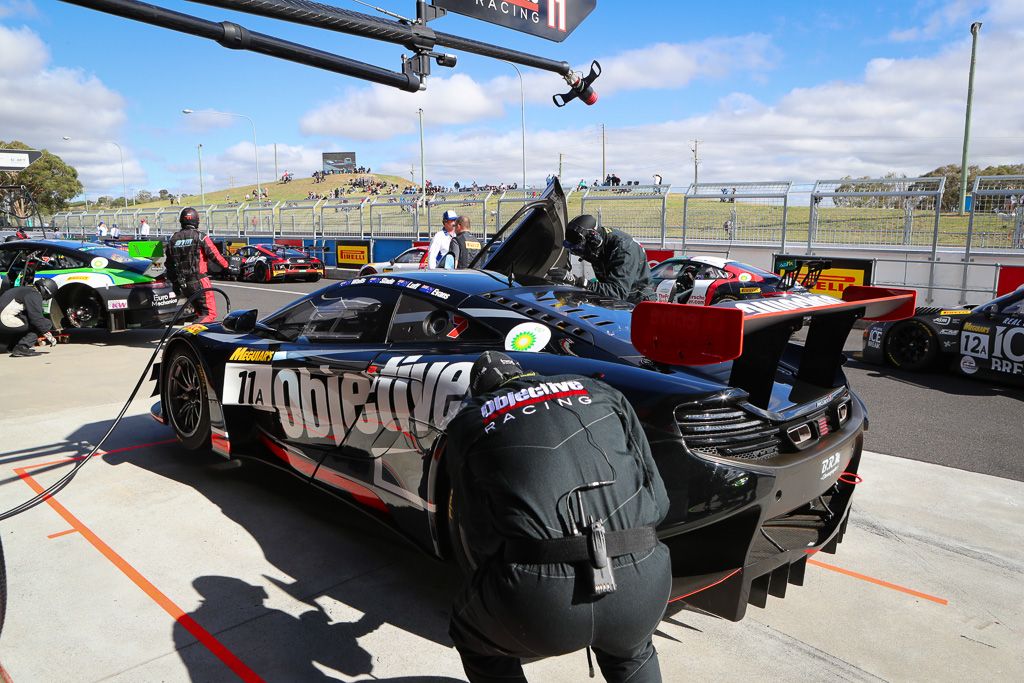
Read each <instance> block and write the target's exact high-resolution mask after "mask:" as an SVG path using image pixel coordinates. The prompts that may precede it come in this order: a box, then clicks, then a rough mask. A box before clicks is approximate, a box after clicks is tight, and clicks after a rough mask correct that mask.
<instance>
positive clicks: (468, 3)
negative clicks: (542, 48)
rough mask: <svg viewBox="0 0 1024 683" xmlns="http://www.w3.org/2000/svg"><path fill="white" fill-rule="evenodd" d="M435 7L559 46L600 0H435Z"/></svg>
mask: <svg viewBox="0 0 1024 683" xmlns="http://www.w3.org/2000/svg"><path fill="white" fill-rule="evenodd" d="M433 4H434V6H435V7H440V8H442V9H446V10H448V11H449V12H455V13H456V14H462V15H465V16H467V17H473V18H474V19H480V20H482V21H487V22H490V23H492V24H498V25H499V26H505V27H506V28H511V29H514V30H516V31H522V32H523V33H529V34H530V35H532V36H538V37H540V38H547V39H548V40H553V41H555V42H556V43H560V42H562V41H563V40H565V39H566V37H568V35H569V34H570V33H572V32H573V31H575V30H576V28H577V27H578V26H579V25H580V24H582V23H583V20H584V19H586V18H587V17H588V16H589V15H590V13H591V12H593V11H594V8H595V7H597V0H538V1H537V2H534V1H533V0H434V2H433Z"/></svg>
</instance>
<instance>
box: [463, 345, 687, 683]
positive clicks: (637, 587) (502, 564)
mask: <svg viewBox="0 0 1024 683" xmlns="http://www.w3.org/2000/svg"><path fill="white" fill-rule="evenodd" d="M469 393H470V395H469V396H468V397H467V398H466V401H465V402H464V403H463V405H462V408H461V409H460V411H459V413H458V414H457V415H456V416H455V418H454V419H453V420H452V422H451V423H450V424H449V426H448V429H447V434H448V441H447V446H446V463H447V469H448V474H449V476H450V477H451V482H452V492H453V493H452V495H453V498H452V501H451V504H450V506H449V511H450V512H449V514H450V515H451V516H452V517H453V519H454V520H456V523H457V524H458V525H459V528H460V530H461V531H462V533H463V534H464V538H465V545H466V547H467V551H466V552H467V554H469V555H470V556H472V557H473V559H475V561H476V570H475V572H474V574H473V576H472V578H471V579H470V580H469V583H468V584H467V585H466V586H465V587H464V589H463V590H462V591H461V592H460V594H459V595H458V596H457V597H456V598H455V603H454V606H453V609H452V616H451V623H450V626H449V635H451V637H452V640H453V641H454V643H455V647H456V648H457V649H458V651H459V655H460V656H461V657H462V664H463V667H464V668H465V671H466V675H467V676H468V678H469V680H470V681H471V683H483V682H487V683H491V682H494V683H497V682H498V681H503V682H505V683H508V682H509V681H525V680H526V679H525V677H524V674H523V667H522V661H521V660H522V658H526V657H530V658H533V657H548V656H557V655H563V654H567V653H569V652H574V651H578V650H581V649H583V648H585V647H586V648H593V650H594V653H595V654H596V655H597V663H598V665H599V666H600V668H601V673H602V674H604V677H605V679H606V680H607V681H616V682H617V681H627V680H628V681H630V683H652V682H657V681H661V670H660V668H659V665H658V657H657V653H656V652H655V649H654V643H653V641H652V637H651V636H652V634H653V632H654V629H655V628H656V627H657V625H658V623H659V621H660V620H661V617H662V615H663V614H664V611H665V605H666V604H667V601H668V597H669V591H670V589H671V584H672V567H671V560H670V558H669V551H668V548H667V547H666V546H665V545H664V544H663V543H661V542H659V541H658V539H657V536H656V534H655V531H654V528H655V526H656V525H657V524H659V523H660V522H661V521H662V520H663V519H664V518H665V515H666V514H667V513H668V507H669V503H668V494H667V492H666V490H665V484H664V482H663V481H662V479H661V476H660V474H659V473H658V468H657V466H656V465H655V464H654V458H653V457H652V455H651V448H650V445H649V444H648V442H647V438H646V436H645V435H644V431H643V428H642V427H641V425H640V421H639V419H638V418H637V416H636V413H635V412H634V411H633V408H632V407H631V406H630V404H629V402H628V401H627V400H626V398H625V397H624V396H623V395H622V394H621V393H619V392H618V391H616V390H615V389H613V388H612V387H610V386H608V385H607V384H604V383H602V382H599V381H598V380H596V379H592V378H590V377H582V376H577V375H558V376H553V377H545V376H541V375H538V374H536V373H532V372H525V371H524V370H523V369H522V368H521V367H520V366H519V364H518V363H516V362H515V361H514V360H513V359H512V358H510V357H509V356H508V355H506V354H504V353H499V352H495V351H487V352H485V353H483V354H482V355H481V356H480V358H479V359H478V360H477V361H476V362H475V363H474V364H473V368H472V370H471V372H470V380H469ZM588 660H589V652H588ZM581 678H582V677H581Z"/></svg>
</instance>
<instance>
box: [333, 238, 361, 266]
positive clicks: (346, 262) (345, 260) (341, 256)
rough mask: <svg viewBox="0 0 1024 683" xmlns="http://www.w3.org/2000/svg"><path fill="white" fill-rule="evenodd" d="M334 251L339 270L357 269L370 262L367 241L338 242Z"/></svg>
mask: <svg viewBox="0 0 1024 683" xmlns="http://www.w3.org/2000/svg"><path fill="white" fill-rule="evenodd" d="M334 249H335V254H337V256H338V267H339V268H358V267H359V266H365V265H366V264H367V263H369V262H370V241H369V240H338V241H337V242H335V243H334Z"/></svg>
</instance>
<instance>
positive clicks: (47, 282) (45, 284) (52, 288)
mask: <svg viewBox="0 0 1024 683" xmlns="http://www.w3.org/2000/svg"><path fill="white" fill-rule="evenodd" d="M34 284H35V286H36V289H38V290H39V295H40V296H41V297H43V301H46V300H47V299H52V298H53V297H55V296H57V289H58V288H57V283H56V282H54V281H53V280H51V279H50V278H48V277H41V278H39V279H37V280H36V281H35V283H34Z"/></svg>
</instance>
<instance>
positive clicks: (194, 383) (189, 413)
mask: <svg viewBox="0 0 1024 683" xmlns="http://www.w3.org/2000/svg"><path fill="white" fill-rule="evenodd" d="M164 379H165V383H164V385H165V388H164V401H165V405H166V411H167V419H168V421H169V422H170V424H171V428H172V429H174V435H175V436H176V437H177V438H178V441H180V442H181V444H182V445H183V446H184V447H185V448H187V449H189V450H192V451H195V450H199V449H201V448H206V447H207V446H209V444H210V403H209V397H208V396H207V393H206V374H205V373H204V372H203V368H202V366H201V365H200V364H199V361H198V360H196V357H195V354H193V353H192V351H190V350H188V349H184V348H180V349H178V350H177V351H175V352H174V355H173V356H172V357H171V361H170V363H169V364H168V366H167V374H166V375H164Z"/></svg>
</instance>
